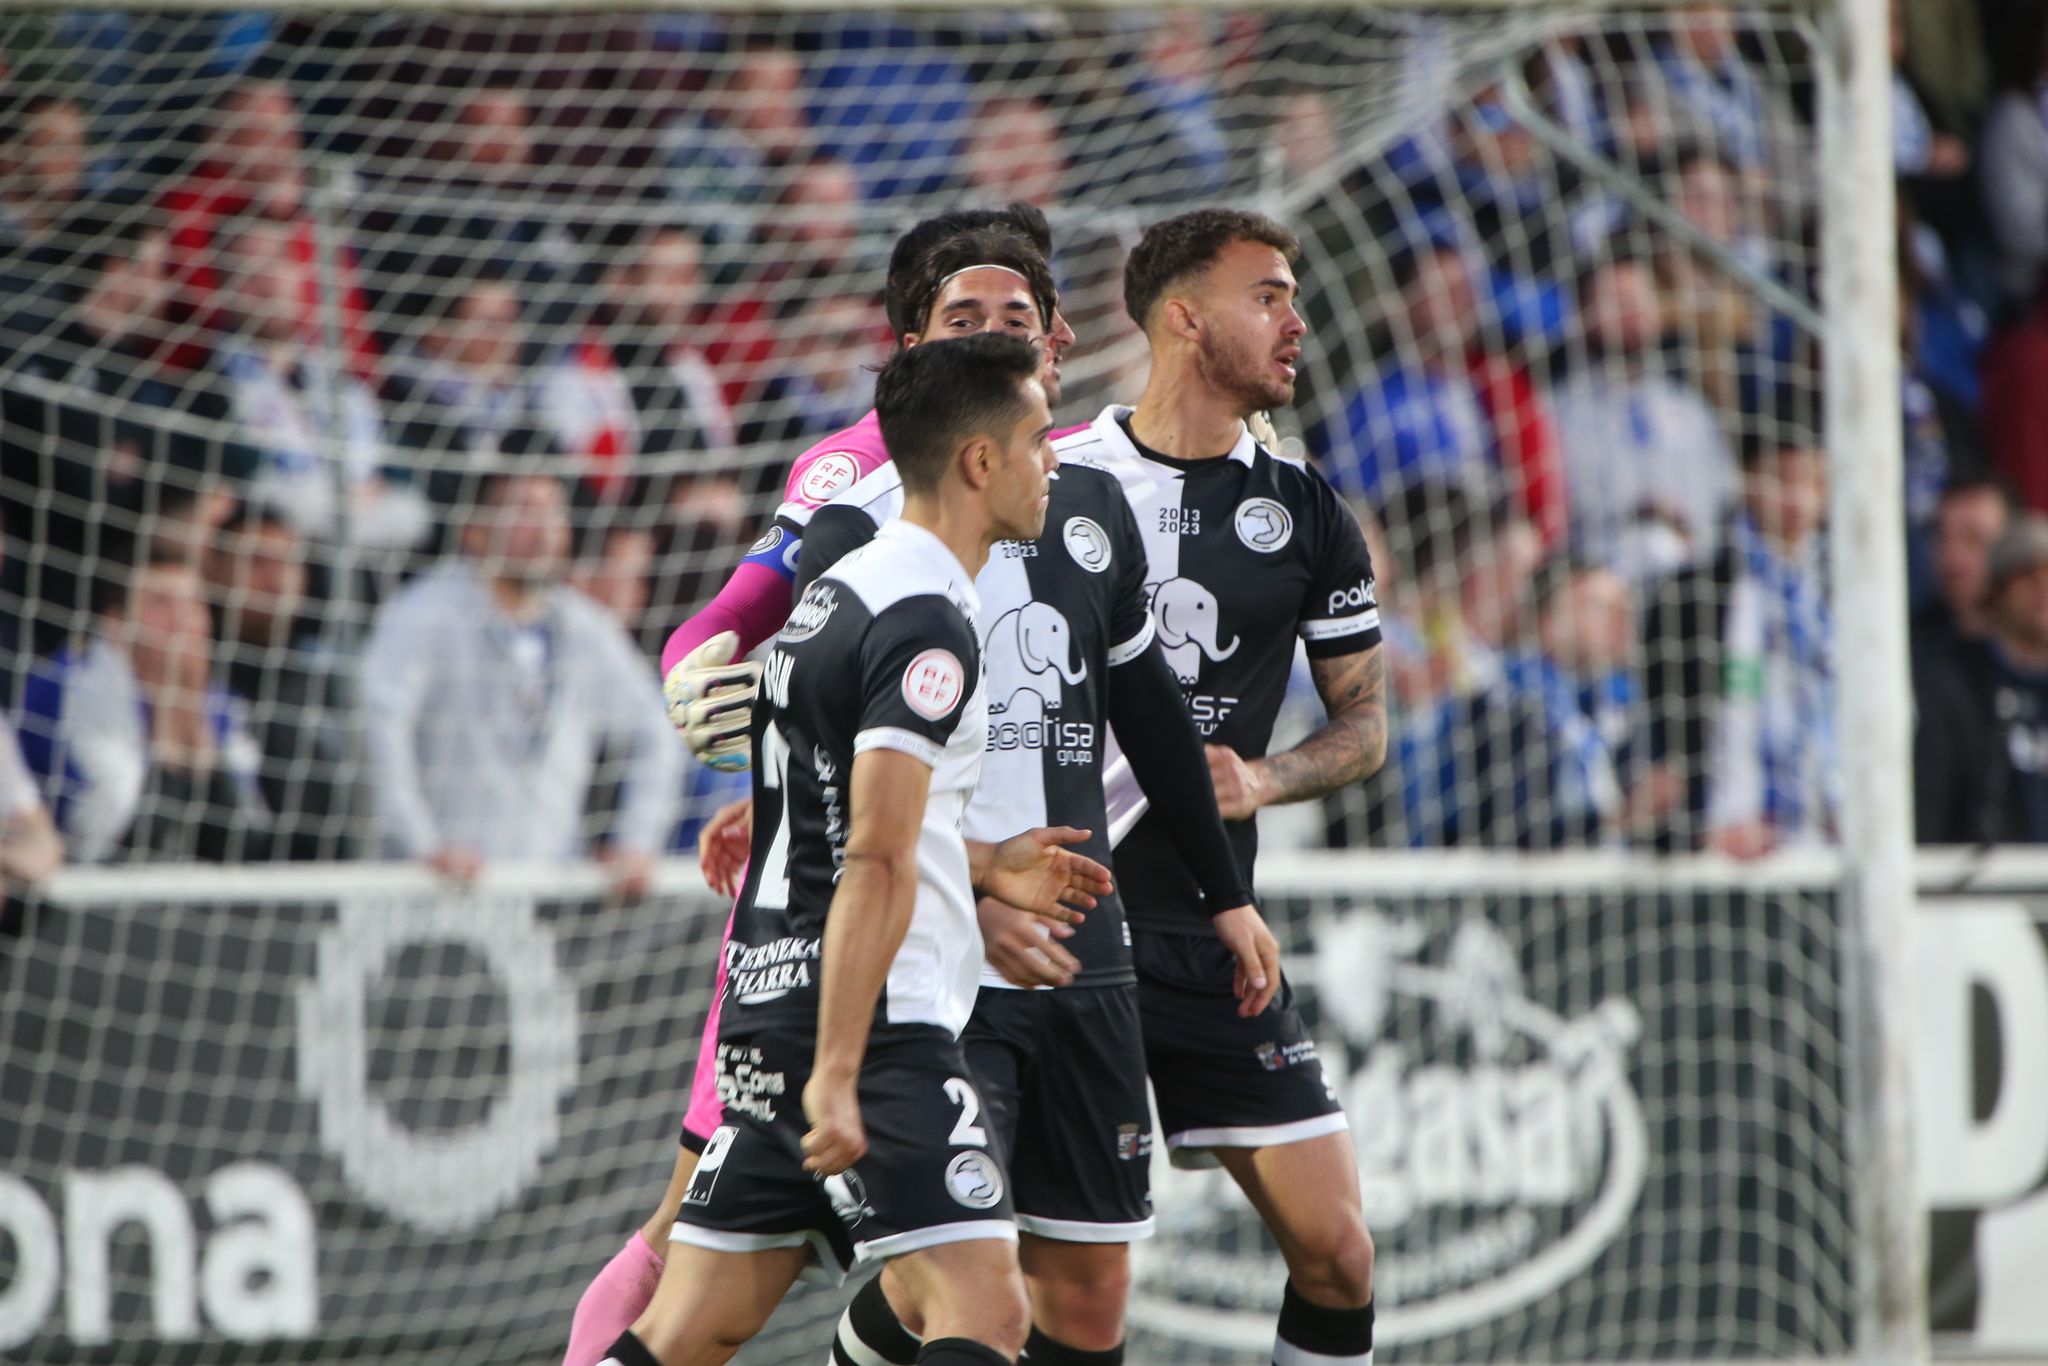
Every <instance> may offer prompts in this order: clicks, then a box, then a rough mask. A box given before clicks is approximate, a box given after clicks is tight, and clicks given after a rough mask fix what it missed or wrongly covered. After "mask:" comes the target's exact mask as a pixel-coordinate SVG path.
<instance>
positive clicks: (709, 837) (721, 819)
mask: <svg viewBox="0 0 2048 1366" xmlns="http://www.w3.org/2000/svg"><path fill="white" fill-rule="evenodd" d="M753 843H754V799H753V798H752V797H741V798H740V799H739V800H738V801H734V802H727V803H726V804H725V805H724V806H721V807H719V808H718V814H716V815H714V816H713V817H712V818H711V819H710V820H708V821H706V822H705V823H704V829H703V831H702V833H700V834H699V835H698V836H697V866H698V867H699V868H701V869H702V870H703V871H704V885H705V886H707V887H709V888H710V889H711V890H712V891H714V892H716V893H718V894H719V895H720V896H734V895H737V894H738V892H739V889H740V874H741V873H743V872H745V871H746V867H747V855H748V853H749V852H750V851H751V850H752V847H753Z"/></svg>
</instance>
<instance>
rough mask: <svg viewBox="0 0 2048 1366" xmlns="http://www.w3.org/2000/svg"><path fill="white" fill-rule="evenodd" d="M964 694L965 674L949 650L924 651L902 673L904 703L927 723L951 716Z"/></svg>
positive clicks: (965, 687) (965, 686) (965, 685)
mask: <svg viewBox="0 0 2048 1366" xmlns="http://www.w3.org/2000/svg"><path fill="white" fill-rule="evenodd" d="M966 691H967V671H966V670H965V669H963V668H961V667H960V661H959V659H958V658H957V657H956V656H955V655H954V654H953V652H952V651H951V650H926V651H925V652H924V653H922V654H920V655H919V656H918V657H917V658H916V659H913V660H911V661H910V667H909V668H907V669H905V670H904V671H903V700H904V701H905V702H907V703H909V704H910V709H911V710H912V711H914V712H916V713H917V714H918V715H919V716H922V717H923V718H924V719H925V720H927V721H937V720H940V719H942V718H943V717H946V716H950V715H951V714H952V712H953V708H955V707H957V706H959V705H960V697H961V694H963V693H964V692H966Z"/></svg>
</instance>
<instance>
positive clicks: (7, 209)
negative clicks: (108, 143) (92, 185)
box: [0, 93, 92, 254]
mask: <svg viewBox="0 0 2048 1366" xmlns="http://www.w3.org/2000/svg"><path fill="white" fill-rule="evenodd" d="M87 134H88V124H87V122H86V116H85V107H84V106H83V105H81V104H80V103H79V102H78V101H77V100H74V99H71V98H69V97H68V96H64V95H56V94H50V93H38V94H30V95H24V96H19V97H17V98H15V99H13V100H11V101H9V107H6V108H4V109H0V254H11V253H13V252H16V251H19V250H21V249H22V248H23V247H25V246H27V245H29V244H30V243H31V242H33V241H34V240H35V239H37V238H41V237H44V236H46V235H47V234H48V233H49V232H50V230H51V229H52V228H54V227H55V226H56V225H57V220H58V219H59V218H61V217H63V215H64V213H65V211H66V210H67V209H69V208H70V207H71V206H73V205H75V204H76V203H78V201H79V200H80V199H82V198H84V196H85V193H86V190H87V178H88V174H89V172H90V170H91V165H92V163H91V153H90V151H89V150H88V146H87ZM58 245H59V246H60V248H63V247H68V246H69V245H70V244H68V243H59V244H58Z"/></svg>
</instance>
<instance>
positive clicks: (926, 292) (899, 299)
mask: <svg viewBox="0 0 2048 1366" xmlns="http://www.w3.org/2000/svg"><path fill="white" fill-rule="evenodd" d="M976 266H1000V267H1002V268H1003V269H1004V270H1011V271H1015V272H1016V273H1017V274H1019V275H1021V276H1023V277H1024V284H1025V286H1026V287H1027V288H1028V289H1030V291H1031V297H1032V298H1033V299H1035V300H1036V301H1037V302H1038V316H1039V321H1040V322H1042V323H1044V324H1045V326H1046V328H1047V329H1048V330H1050V329H1051V327H1052V315H1053V310H1054V309H1055V308H1057V307H1058V306H1059V286H1058V285H1057V284H1055V283H1054V281H1053V278H1052V268H1051V267H1050V266H1048V265H1046V263H1045V257H1044V255H1043V254H1042V253H1040V252H1039V251H1038V249H1037V248H1036V247H1034V246H1032V245H1031V243H1030V242H1029V241H1027V240H1026V239H1025V238H1024V237H1022V236H1021V235H1019V234H1018V233H1015V232H1012V231H1010V230H1008V229H1006V228H975V229H973V230H971V231H968V232H963V233H956V234H955V235H953V236H952V237H949V238H947V239H946V240H944V241H943V242H940V243H939V244H938V245H937V246H936V247H934V248H932V249H931V250H930V251H928V252H926V253H925V255H924V258H923V259H922V260H920V261H919V262H918V263H917V266H916V268H915V269H913V270H911V271H909V272H908V273H907V274H906V276H905V278H904V279H903V280H902V281H901V285H900V289H899V284H898V281H897V280H896V279H895V278H894V277H893V276H892V277H891V279H890V281H889V297H888V300H887V305H886V307H887V311H888V314H889V326H890V327H891V328H892V329H894V330H895V331H896V337H897V340H898V341H899V342H900V341H901V340H902V339H903V338H904V337H906V336H908V335H909V334H910V333H912V332H920V333H921V332H923V331H924V325H925V320H926V318H927V317H928V316H929V315H930V313H931V311H932V305H933V304H934V303H936V302H938V298H939V291H940V290H941V289H943V288H945V284H946V281H947V280H950V279H951V278H952V277H953V276H955V275H958V274H959V273H960V272H961V271H963V270H972V269H974V268H975V267H976ZM899 313H900V314H902V316H903V325H902V327H901V328H897V326H896V319H897V315H898V314H899Z"/></svg>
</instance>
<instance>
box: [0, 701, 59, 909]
mask: <svg viewBox="0 0 2048 1366" xmlns="http://www.w3.org/2000/svg"><path fill="white" fill-rule="evenodd" d="M63 863H64V841H63V839H62V838H61V837H60V836H59V835H58V834H57V823H56V822H55V821H53V820H51V819H50V808H49V807H47V806H45V805H44V804H43V794H42V793H41V792H39V791H37V790H36V780H35V776H34V775H33V774H31V773H30V772H29V769H28V764H27V762H26V761H24V760H23V759H22V757H21V744H20V742H19V741H17V740H16V739H15V737H14V727H13V726H12V725H10V724H8V722H7V721H6V719H5V718H4V717H0V912H4V910H5V907H6V903H7V894H8V892H9V891H11V890H12V889H14V888H16V887H20V886H29V887H33V886H34V885H35V884H37V883H39V882H42V881H45V880H46V879H48V878H49V876H50V875H51V874H52V873H54V872H56V871H57V869H58V868H60V867H61V866H63ZM0 918H4V917H0Z"/></svg>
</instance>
